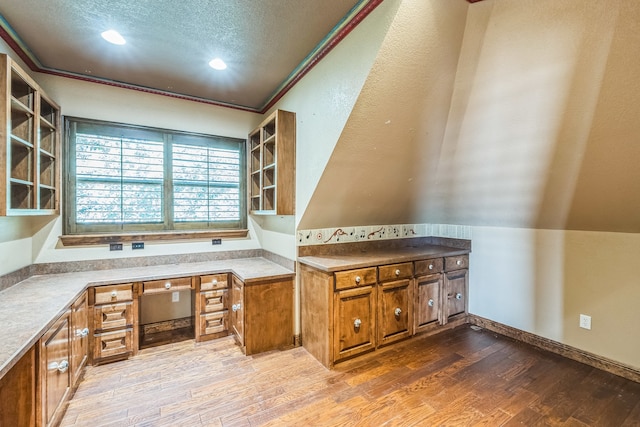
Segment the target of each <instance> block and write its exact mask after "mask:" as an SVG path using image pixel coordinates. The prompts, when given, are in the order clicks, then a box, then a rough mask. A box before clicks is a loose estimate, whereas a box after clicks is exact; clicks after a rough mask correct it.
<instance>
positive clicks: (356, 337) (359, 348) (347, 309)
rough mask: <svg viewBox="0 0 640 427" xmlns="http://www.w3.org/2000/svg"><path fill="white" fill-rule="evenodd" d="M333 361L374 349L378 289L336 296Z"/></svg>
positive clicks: (345, 292)
mask: <svg viewBox="0 0 640 427" xmlns="http://www.w3.org/2000/svg"><path fill="white" fill-rule="evenodd" d="M334 298H335V301H334V312H333V315H334V319H333V324H334V331H333V340H334V341H333V360H334V362H337V361H339V360H342V359H345V358H347V357H351V356H355V355H357V354H360V353H364V352H365V351H369V350H373V349H374V348H375V345H376V344H375V324H376V312H375V301H376V288H375V287H373V286H365V287H362V288H356V289H349V290H345V291H340V292H336V293H335V294H334Z"/></svg>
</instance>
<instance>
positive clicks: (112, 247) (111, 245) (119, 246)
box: [109, 243, 122, 251]
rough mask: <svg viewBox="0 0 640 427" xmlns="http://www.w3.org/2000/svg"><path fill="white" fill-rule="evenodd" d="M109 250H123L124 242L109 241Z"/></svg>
mask: <svg viewBox="0 0 640 427" xmlns="http://www.w3.org/2000/svg"><path fill="white" fill-rule="evenodd" d="M109 250H110V251H121V250H122V243H109Z"/></svg>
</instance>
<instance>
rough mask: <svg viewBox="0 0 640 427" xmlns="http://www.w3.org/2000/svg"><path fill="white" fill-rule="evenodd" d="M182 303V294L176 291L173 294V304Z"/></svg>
mask: <svg viewBox="0 0 640 427" xmlns="http://www.w3.org/2000/svg"><path fill="white" fill-rule="evenodd" d="M179 301H180V292H178V291H174V292H171V302H179Z"/></svg>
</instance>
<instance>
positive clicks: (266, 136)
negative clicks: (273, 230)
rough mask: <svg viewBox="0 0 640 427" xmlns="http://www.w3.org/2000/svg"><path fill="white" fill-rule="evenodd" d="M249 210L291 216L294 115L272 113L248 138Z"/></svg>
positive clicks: (293, 180) (294, 142)
mask: <svg viewBox="0 0 640 427" xmlns="http://www.w3.org/2000/svg"><path fill="white" fill-rule="evenodd" d="M248 144H249V147H248V149H247V152H248V155H249V160H248V162H249V180H248V182H249V210H250V212H251V213H252V214H257V215H293V214H294V213H295V169H296V167H295V162H296V114H295V113H292V112H289V111H283V110H276V111H274V112H273V113H272V114H271V115H270V116H269V117H267V119H266V120H265V121H263V122H262V123H261V124H260V126H258V127H257V128H256V129H254V130H253V131H252V132H251V133H250V134H249V138H248Z"/></svg>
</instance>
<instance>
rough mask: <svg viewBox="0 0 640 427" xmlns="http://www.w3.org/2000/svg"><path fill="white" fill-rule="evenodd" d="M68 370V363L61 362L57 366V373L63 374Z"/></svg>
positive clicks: (65, 361)
mask: <svg viewBox="0 0 640 427" xmlns="http://www.w3.org/2000/svg"><path fill="white" fill-rule="evenodd" d="M67 369H69V362H68V361H67V360H63V361H62V362H60V363H59V364H58V372H60V373H63V374H64V373H65V372H67Z"/></svg>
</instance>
